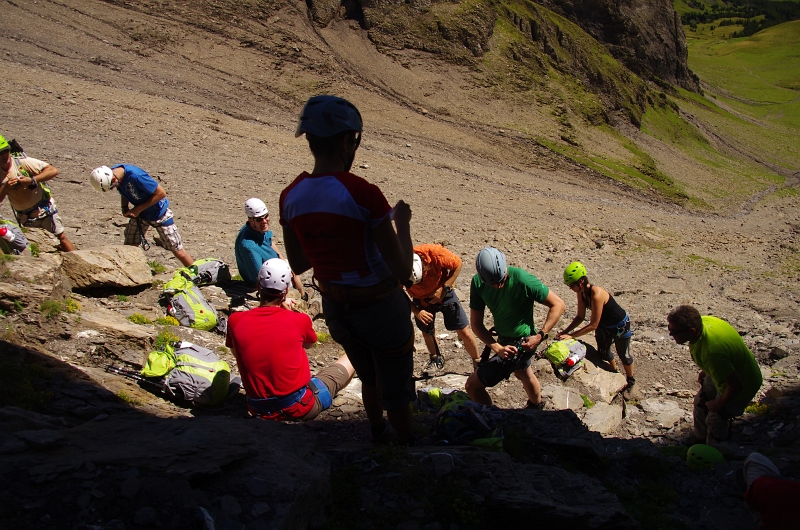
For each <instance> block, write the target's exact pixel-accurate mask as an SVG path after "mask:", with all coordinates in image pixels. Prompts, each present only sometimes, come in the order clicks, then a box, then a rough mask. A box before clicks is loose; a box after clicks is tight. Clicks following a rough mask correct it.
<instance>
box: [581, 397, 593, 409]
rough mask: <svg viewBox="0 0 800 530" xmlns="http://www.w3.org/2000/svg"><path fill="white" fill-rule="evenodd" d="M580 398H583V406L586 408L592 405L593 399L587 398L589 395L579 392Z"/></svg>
mask: <svg viewBox="0 0 800 530" xmlns="http://www.w3.org/2000/svg"><path fill="white" fill-rule="evenodd" d="M581 399H582V400H583V406H584V407H586V408H587V409H590V408H592V407H594V401H592V400H591V399H589V396H586V395H584V394H581Z"/></svg>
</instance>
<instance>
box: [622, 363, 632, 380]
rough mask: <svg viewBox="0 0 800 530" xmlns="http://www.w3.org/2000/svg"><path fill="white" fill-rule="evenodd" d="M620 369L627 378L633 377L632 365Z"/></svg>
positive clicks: (625, 365)
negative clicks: (623, 370) (622, 369)
mask: <svg viewBox="0 0 800 530" xmlns="http://www.w3.org/2000/svg"><path fill="white" fill-rule="evenodd" d="M622 367H623V368H624V369H625V375H626V376H627V377H633V364H623V365H622Z"/></svg>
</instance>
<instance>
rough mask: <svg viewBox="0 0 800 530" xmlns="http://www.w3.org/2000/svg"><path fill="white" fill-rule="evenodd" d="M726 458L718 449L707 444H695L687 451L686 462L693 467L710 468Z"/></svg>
mask: <svg viewBox="0 0 800 530" xmlns="http://www.w3.org/2000/svg"><path fill="white" fill-rule="evenodd" d="M724 461H725V458H724V457H723V456H722V453H720V452H719V451H718V450H717V449H715V448H714V447H711V446H710V445H706V444H694V445H693V446H691V447H690V448H689V451H688V452H687V453H686V463H687V464H689V467H690V468H693V469H710V468H712V467H714V464H716V463H717V462H724Z"/></svg>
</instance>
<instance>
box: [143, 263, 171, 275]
mask: <svg viewBox="0 0 800 530" xmlns="http://www.w3.org/2000/svg"><path fill="white" fill-rule="evenodd" d="M147 265H148V266H149V267H150V270H151V271H153V273H154V274H161V273H162V272H166V271H167V268H166V267H165V266H164V265H162V264H161V263H159V262H157V261H155V260H153V261H148V262H147Z"/></svg>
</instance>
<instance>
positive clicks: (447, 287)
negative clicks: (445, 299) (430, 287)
mask: <svg viewBox="0 0 800 530" xmlns="http://www.w3.org/2000/svg"><path fill="white" fill-rule="evenodd" d="M452 290H453V288H452V287H450V286H449V285H442V294H443V295H446V294H447V293H449V292H450V291H452Z"/></svg>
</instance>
